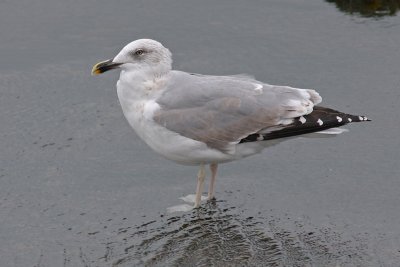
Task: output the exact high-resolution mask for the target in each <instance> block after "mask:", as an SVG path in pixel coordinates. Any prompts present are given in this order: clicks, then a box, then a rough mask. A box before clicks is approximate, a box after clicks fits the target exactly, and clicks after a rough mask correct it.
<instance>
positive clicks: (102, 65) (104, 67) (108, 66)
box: [92, 59, 122, 75]
mask: <svg viewBox="0 0 400 267" xmlns="http://www.w3.org/2000/svg"><path fill="white" fill-rule="evenodd" d="M121 64H122V63H116V62H113V61H112V59H109V60H105V61H101V62H99V63H97V64H96V65H94V66H93V68H92V75H98V74H101V73H103V72H106V71H108V70H112V69H115V68H117V67H118V66H119V65H121Z"/></svg>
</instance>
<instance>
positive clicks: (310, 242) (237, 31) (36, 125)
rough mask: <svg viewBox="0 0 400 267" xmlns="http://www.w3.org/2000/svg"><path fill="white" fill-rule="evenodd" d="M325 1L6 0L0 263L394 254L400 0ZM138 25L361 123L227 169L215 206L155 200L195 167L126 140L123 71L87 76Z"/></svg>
mask: <svg viewBox="0 0 400 267" xmlns="http://www.w3.org/2000/svg"><path fill="white" fill-rule="evenodd" d="M331 2H332V1H299V0H284V1H282V0H279V1H278V0H277V1H268V2H267V3H266V2H265V1H255V2H252V3H251V4H249V3H244V2H243V1H234V2H232V1H229V2H228V1H218V3H215V1H202V2H201V3H200V2H196V1H189V2H188V1H183V0H182V1H178V0H171V1H164V2H162V3H159V2H157V1H153V0H146V1H136V2H135V3H131V1H125V0H124V1H118V4H116V3H115V2H111V1H103V0H96V1H95V0H88V1H84V2H78V1H53V0H38V1H35V2H34V3H33V2H32V1H28V0H21V1H18V2H17V1H3V2H1V3H0V34H1V43H0V56H1V58H2V64H0V114H1V115H0V125H1V132H0V146H1V150H0V151H1V152H0V239H1V242H0V263H1V264H0V265H1V266H74V267H75V266H78V267H79V266H113V265H114V266H142V265H147V266H210V265H214V266H244V265H248V266H266V265H269V266H399V262H400V252H399V251H400V240H399V239H400V234H399V233H400V205H399V199H400V195H399V192H400V179H399V178H400V167H399V165H398V163H399V161H400V153H399V151H400V138H399V135H398V125H400V117H399V116H398V114H397V113H398V112H397V107H398V103H399V101H400V91H399V88H400V78H399V77H400V75H399V69H400V60H399V56H398V55H399V54H400V50H399V43H400V18H399V16H398V8H397V9H394V12H388V13H384V10H386V9H385V6H376V5H375V6H373V8H374V9H371V6H368V7H367V8H366V9H367V10H369V11H368V12H370V13H368V14H365V13H363V12H361V11H358V10H357V9H356V8H357V7H358V6H359V5H356V4H355V3H358V2H357V1H352V3H354V5H353V6H352V9H351V10H352V12H348V11H347V10H348V9H346V8H342V7H341V5H342V1H337V4H336V3H331ZM384 2H385V1H377V3H378V4H379V3H384ZM392 2H393V1H392ZM374 3H375V2H374ZM393 3H395V1H394V2H393ZM361 7H362V6H361ZM363 8H364V7H363ZM364 9H365V8H364ZM371 10H372V11H371ZM382 10H383V11H382ZM389 10H391V9H389ZM371 12H372V13H371ZM375 13H376V14H377V15H374V14H375ZM371 14H372V15H371ZM382 14H383V15H382ZM143 37H149V38H154V39H157V40H160V41H161V42H163V43H164V44H165V45H166V46H167V47H168V48H170V50H171V51H172V53H173V55H174V67H175V68H176V69H180V70H185V71H190V72H196V73H205V74H221V75H223V74H235V73H250V74H254V75H255V76H256V78H257V79H259V80H262V81H265V82H268V83H271V84H286V85H291V86H298V87H304V88H315V89H317V91H318V92H320V94H321V95H322V97H323V104H325V105H326V106H329V107H335V108H337V109H339V110H342V111H344V112H349V113H354V114H360V115H367V116H368V117H369V118H371V119H372V122H370V123H359V124H354V125H349V126H348V127H347V128H348V129H350V131H349V132H348V133H345V134H342V135H341V136H339V137H336V138H328V139H308V138H299V139H293V140H290V141H287V142H283V143H281V144H279V145H277V146H274V147H271V148H269V149H268V150H266V151H264V153H263V154H260V155H257V156H254V157H250V158H248V159H245V160H242V161H239V162H233V163H228V164H224V165H221V166H220V169H219V173H218V177H217V188H216V190H217V192H216V196H217V201H216V202H214V203H206V204H205V205H204V206H202V207H201V208H200V209H199V210H194V211H191V212H187V213H176V214H167V213H166V209H167V208H168V207H171V206H174V205H178V204H182V202H181V201H180V200H179V197H181V196H184V195H187V194H190V193H193V191H194V190H195V183H196V178H195V175H196V172H197V169H196V168H192V167H185V166H179V165H176V164H175V163H172V162H169V161H167V160H164V159H163V158H161V157H159V156H158V155H156V154H155V153H154V152H152V151H151V150H150V149H149V148H148V147H147V146H146V145H145V144H144V143H143V142H142V141H140V140H139V139H138V137H137V136H136V135H135V134H134V133H133V131H132V130H131V129H130V127H129V125H128V124H127V123H126V121H125V119H124V118H123V115H122V112H121V109H120V107H119V103H118V101H117V97H116V92H115V82H116V79H117V73H115V72H114V73H111V72H110V73H107V74H104V75H101V76H98V77H91V76H90V69H91V66H92V65H93V64H94V63H96V62H98V61H100V60H104V59H107V58H110V57H112V56H114V55H115V53H117V52H118V51H119V49H120V48H121V47H122V46H123V45H124V44H125V43H127V42H129V41H131V40H133V39H138V38H143Z"/></svg>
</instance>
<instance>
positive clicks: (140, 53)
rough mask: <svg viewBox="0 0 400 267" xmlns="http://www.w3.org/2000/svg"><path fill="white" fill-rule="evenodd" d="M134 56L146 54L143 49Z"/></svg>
mask: <svg viewBox="0 0 400 267" xmlns="http://www.w3.org/2000/svg"><path fill="white" fill-rule="evenodd" d="M134 54H135V56H140V55H143V54H144V50H143V49H138V50H136V51H135V53H134Z"/></svg>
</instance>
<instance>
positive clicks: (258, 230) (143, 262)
mask: <svg viewBox="0 0 400 267" xmlns="http://www.w3.org/2000/svg"><path fill="white" fill-rule="evenodd" d="M247 213H248V212H246V211H243V210H240V209H238V208H236V207H233V206H227V205H226V202H224V201H211V202H207V203H206V204H205V205H203V206H202V207H200V208H198V209H195V210H193V211H191V212H188V213H183V214H181V215H179V216H177V215H174V216H169V217H168V216H167V215H165V216H164V217H162V219H161V220H152V221H149V222H147V223H145V224H142V225H139V226H135V227H127V228H121V229H119V231H118V233H117V235H116V236H114V237H112V238H111V239H110V240H109V242H107V243H106V245H107V250H106V251H107V252H106V255H105V256H104V257H103V260H104V261H105V262H106V263H107V264H110V265H111V266H337V264H340V265H342V264H347V263H351V264H354V263H357V264H358V263H360V262H363V257H362V256H361V255H363V253H361V252H360V251H358V249H357V248H355V246H354V240H353V241H352V240H348V241H344V240H343V238H341V235H340V234H338V233H335V232H333V231H332V230H331V229H329V228H324V229H318V228H317V227H313V226H310V225H308V226H307V227H305V225H304V221H303V222H300V221H297V222H296V221H295V220H291V219H290V218H288V217H286V218H285V219H279V218H266V216H264V215H263V214H258V215H257V216H248V215H249V214H247ZM285 220H291V222H292V225H293V226H292V227H287V223H286V222H285ZM288 228H289V229H288Z"/></svg>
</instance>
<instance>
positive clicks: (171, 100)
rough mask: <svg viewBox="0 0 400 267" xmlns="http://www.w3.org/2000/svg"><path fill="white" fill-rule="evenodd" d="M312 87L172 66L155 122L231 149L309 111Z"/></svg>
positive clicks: (313, 101)
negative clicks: (265, 81)
mask: <svg viewBox="0 0 400 267" xmlns="http://www.w3.org/2000/svg"><path fill="white" fill-rule="evenodd" d="M320 101H321V98H320V96H319V95H318V93H316V92H315V91H314V90H310V89H297V88H291V87H287V86H272V85H268V84H264V83H261V82H259V81H257V80H254V79H252V78H251V77H247V76H204V75H191V74H188V73H184V72H178V71H173V72H172V73H171V78H170V80H169V82H168V83H167V85H166V90H165V91H164V93H163V94H162V95H161V96H160V97H159V98H158V99H157V100H156V102H157V103H158V104H159V105H160V106H161V109H160V110H158V111H157V112H156V113H155V114H154V121H155V122H157V123H158V124H160V125H162V126H164V127H166V128H167V129H169V130H171V131H174V132H176V133H178V134H180V135H182V136H185V137H188V138H191V139H194V140H197V141H200V142H204V143H206V144H207V145H208V146H209V147H211V148H215V149H218V150H220V151H223V152H226V153H229V152H230V151H229V150H230V149H231V148H232V146H231V145H232V144H237V143H239V142H240V140H241V139H242V138H245V137H246V136H248V135H250V134H254V133H258V132H263V133H264V132H269V131H272V130H277V129H279V127H283V126H284V125H288V124H290V123H292V122H293V118H296V117H299V116H302V115H305V114H309V113H311V111H312V109H313V106H314V104H317V103H319V102H320Z"/></svg>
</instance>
